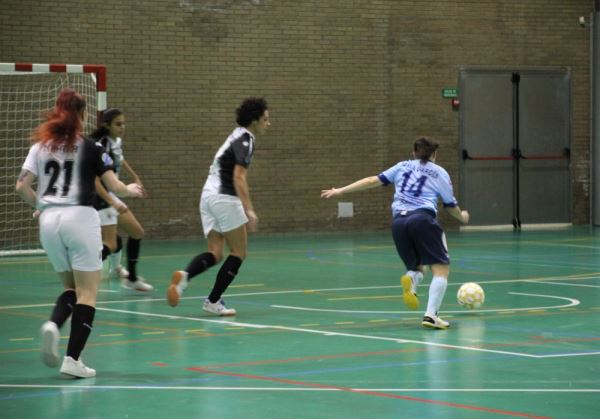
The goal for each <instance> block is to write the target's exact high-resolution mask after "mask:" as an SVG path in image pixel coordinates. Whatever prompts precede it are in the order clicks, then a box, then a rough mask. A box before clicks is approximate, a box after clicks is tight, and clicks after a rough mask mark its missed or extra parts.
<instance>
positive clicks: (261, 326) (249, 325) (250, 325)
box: [96, 307, 539, 358]
mask: <svg viewBox="0 0 600 419" xmlns="http://www.w3.org/2000/svg"><path fill="white" fill-rule="evenodd" d="M96 309H97V310H100V311H108V312H113V313H123V314H137V315H140V316H149V317H159V318H166V319H172V320H190V321H196V322H206V323H217V324H222V325H224V326H240V327H247V328H254V329H274V330H284V331H288V332H301V333H311V334H317V335H322V336H341V337H349V338H357V339H369V340H381V341H388V342H397V343H414V344H417V345H426V346H433V347H439V348H445V349H461V350H466V351H474V352H486V353H494V354H501V355H513V356H521V357H526V358H538V357H539V356H538V355H532V354H526V353H521V352H510V351H500V350H495V349H485V348H477V347H472V346H459V345H449V344H444V343H435V342H425V341H419V340H410V339H399V338H392V337H387V336H374V335H361V334H355V333H343V332H331V331H324V330H317V329H304V328H300V327H289V326H277V325H266V324H253V323H241V322H234V321H228V320H212V319H204V318H198V317H183V316H172V315H167V314H156V313H145V312H141V311H131V310H119V309H112V308H98V307H97V308H96Z"/></svg>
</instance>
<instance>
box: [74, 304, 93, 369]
mask: <svg viewBox="0 0 600 419" xmlns="http://www.w3.org/2000/svg"><path fill="white" fill-rule="evenodd" d="M94 313H96V309H95V308H94V307H92V306H88V305H85V304H76V305H75V308H74V309H73V317H72V318H71V335H70V336H69V344H68V345H67V356H70V357H71V358H73V359H74V360H78V359H79V355H81V351H83V348H84V346H85V343H86V342H87V340H88V337H89V336H90V333H92V323H93V322H94Z"/></svg>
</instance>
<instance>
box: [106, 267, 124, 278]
mask: <svg viewBox="0 0 600 419" xmlns="http://www.w3.org/2000/svg"><path fill="white" fill-rule="evenodd" d="M109 277H110V278H111V279H129V271H128V270H127V269H125V268H124V267H122V266H119V267H116V268H114V269H111V270H110V271H109Z"/></svg>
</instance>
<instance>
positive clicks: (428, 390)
mask: <svg viewBox="0 0 600 419" xmlns="http://www.w3.org/2000/svg"><path fill="white" fill-rule="evenodd" d="M0 388H31V389H34V388H40V389H51V388H58V389H61V390H69V389H81V390H191V391H347V390H354V391H379V392H388V393H391V392H394V393H398V392H406V393H438V392H443V393H600V389H594V388H590V389H588V388H350V387H348V389H346V388H344V389H338V388H330V387H325V388H322V387H193V386H152V385H148V386H143V385H142V386H103V385H69V384H65V385H59V384H0Z"/></svg>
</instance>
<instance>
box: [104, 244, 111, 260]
mask: <svg viewBox="0 0 600 419" xmlns="http://www.w3.org/2000/svg"><path fill="white" fill-rule="evenodd" d="M111 253H112V252H111V251H110V249H109V248H108V246H107V245H105V244H103V245H102V260H105V259H106V258H107V257H108V255H110V254H111Z"/></svg>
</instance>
